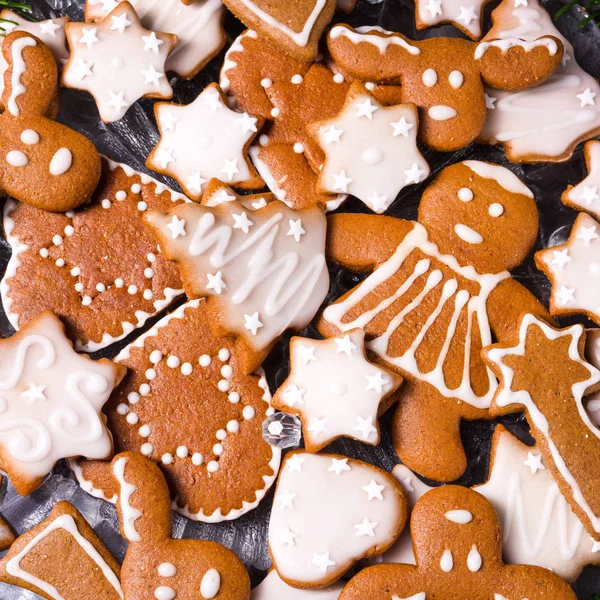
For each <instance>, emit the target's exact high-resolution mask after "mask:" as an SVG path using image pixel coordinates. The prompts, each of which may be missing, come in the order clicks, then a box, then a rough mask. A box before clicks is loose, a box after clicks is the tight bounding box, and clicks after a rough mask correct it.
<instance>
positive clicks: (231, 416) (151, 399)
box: [72, 300, 280, 523]
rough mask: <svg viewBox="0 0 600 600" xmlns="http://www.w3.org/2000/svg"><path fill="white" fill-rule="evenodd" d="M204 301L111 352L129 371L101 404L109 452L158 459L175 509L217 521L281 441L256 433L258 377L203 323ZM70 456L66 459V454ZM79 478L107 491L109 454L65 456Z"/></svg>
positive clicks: (249, 488) (245, 505) (229, 513)
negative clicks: (72, 459) (99, 458)
mask: <svg viewBox="0 0 600 600" xmlns="http://www.w3.org/2000/svg"><path fill="white" fill-rule="evenodd" d="M210 318H211V316H210V312H209V311H208V310H207V307H206V302H205V301H200V300H193V301H191V302H188V303H187V304H184V305H183V306H181V307H180V308H178V309H177V310H176V311H175V312H174V313H171V314H170V315H169V316H167V317H165V318H164V319H162V320H161V321H159V322H158V323H157V324H156V325H155V326H154V327H153V328H152V329H151V330H150V331H149V332H147V333H145V334H144V335H142V336H141V337H139V338H138V339H137V340H136V341H135V342H133V343H132V344H130V345H129V346H127V347H126V348H125V349H124V350H123V351H121V353H120V354H119V355H118V356H117V358H116V359H115V360H116V361H117V362H118V363H119V364H121V365H123V366H126V367H127V369H128V375H127V377H126V378H125V380H124V382H123V384H122V385H121V386H120V387H119V388H118V390H116V391H115V393H114V394H113V395H112V397H111V399H110V401H109V402H108V404H107V406H106V408H105V410H104V412H105V414H106V416H107V417H108V426H109V428H110V430H111V432H112V434H113V438H114V443H115V449H116V452H123V451H132V452H141V453H142V454H144V455H145V456H149V457H150V458H152V460H154V461H155V462H157V463H159V464H160V465H161V468H162V469H163V471H164V473H165V475H166V477H167V480H168V482H169V486H170V488H171V491H172V495H173V496H174V497H175V501H174V505H173V507H174V509H175V510H177V511H178V512H179V513H181V514H183V515H185V516H187V517H188V518H190V519H194V520H198V521H205V522H213V523H214V522H219V521H223V520H231V519H236V518H238V517H240V516H241V515H243V514H245V513H246V512H248V511H249V510H252V509H253V508H255V507H256V506H257V505H258V503H259V502H260V501H261V500H262V498H263V497H264V496H265V494H266V493H267V491H268V490H269V488H270V487H271V485H272V484H273V482H274V480H275V477H276V475H277V471H278V469H279V459H280V450H278V449H277V448H271V447H270V446H269V445H268V444H267V443H266V442H264V441H263V440H262V437H261V426H262V422H263V420H264V419H265V418H266V417H267V416H268V415H269V414H271V413H272V409H271V408H270V407H269V400H270V396H269V393H268V388H267V386H266V381H265V380H264V378H263V377H260V376H258V375H244V374H243V373H242V372H241V369H240V361H239V356H238V354H237V352H236V351H235V348H233V346H232V345H231V344H229V343H228V342H227V341H226V340H219V339H216V338H215V337H214V336H213V335H212V334H211V332H210V324H209V319H210ZM72 464H73V463H72ZM74 464H75V468H74V469H73V470H74V471H75V474H76V475H77V477H78V479H79V481H80V483H81V484H82V487H84V489H86V491H89V492H91V493H92V494H93V495H95V496H98V497H102V498H104V499H108V500H113V499H114V497H115V494H117V493H118V489H117V487H116V486H115V485H114V482H113V481H112V479H111V476H110V470H109V466H108V463H106V462H88V461H81V462H79V463H74Z"/></svg>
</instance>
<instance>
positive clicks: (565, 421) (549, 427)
mask: <svg viewBox="0 0 600 600" xmlns="http://www.w3.org/2000/svg"><path fill="white" fill-rule="evenodd" d="M584 348H585V331H584V329H583V327H582V326H581V325H574V326H572V327H569V328H567V329H555V328H553V327H551V326H550V325H548V324H547V323H545V322H544V321H541V320H540V319H538V318H537V317H535V316H534V315H531V314H526V315H525V316H524V317H523V318H522V320H521V323H520V327H519V331H518V332H515V333H513V335H511V336H510V337H509V338H508V339H506V340H504V343H502V344H496V345H493V346H490V347H489V348H486V349H485V350H484V352H483V355H484V359H485V361H486V363H487V364H488V365H489V367H490V368H492V369H493V370H494V372H495V373H496V374H497V375H498V377H499V378H500V380H501V385H500V387H499V388H498V389H497V390H496V393H495V395H494V399H493V402H492V407H491V412H492V414H494V415H503V414H508V413H513V412H519V411H522V410H524V411H525V415H526V417H527V421H528V423H529V425H530V428H531V435H532V436H533V437H534V439H535V441H536V443H537V445H538V447H539V450H540V452H541V454H542V457H543V461H544V465H545V466H546V468H547V469H549V470H550V471H551V473H552V475H553V476H554V478H555V479H556V483H557V484H558V487H559V489H560V491H561V493H562V494H563V495H564V497H565V498H566V499H567V502H569V504H570V505H571V508H572V509H573V512H574V513H575V514H576V515H577V516H578V517H579V519H580V520H581V521H582V523H583V524H584V526H585V528H586V529H587V530H588V532H589V533H590V535H592V536H593V537H594V538H595V539H600V502H599V501H598V494H597V493H596V490H597V489H598V485H599V482H600V472H598V470H597V469H595V462H594V461H593V460H590V457H596V456H598V455H600V430H599V429H598V428H597V427H596V426H595V425H594V423H593V422H592V421H591V419H590V417H589V415H588V413H587V412H586V410H585V407H584V402H583V396H584V395H585V394H589V393H591V392H594V391H598V390H600V371H599V370H598V369H596V368H595V367H593V366H592V365H591V364H589V363H587V362H586V361H585V359H584V358H583V352H584Z"/></svg>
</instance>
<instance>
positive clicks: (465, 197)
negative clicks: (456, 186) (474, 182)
mask: <svg viewBox="0 0 600 600" xmlns="http://www.w3.org/2000/svg"><path fill="white" fill-rule="evenodd" d="M458 199H459V200H462V201H463V202H471V200H473V192H472V191H471V190H470V189H469V188H460V190H458Z"/></svg>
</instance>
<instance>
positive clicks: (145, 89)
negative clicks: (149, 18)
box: [62, 2, 177, 123]
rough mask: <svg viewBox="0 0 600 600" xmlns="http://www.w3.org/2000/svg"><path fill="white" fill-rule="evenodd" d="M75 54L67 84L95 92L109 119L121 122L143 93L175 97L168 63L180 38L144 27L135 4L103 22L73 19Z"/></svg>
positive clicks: (124, 6)
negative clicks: (168, 77)
mask: <svg viewBox="0 0 600 600" xmlns="http://www.w3.org/2000/svg"><path fill="white" fill-rule="evenodd" d="M66 32H67V40H68V42H69V48H70V49H71V57H70V59H69V62H68V63H67V64H66V66H65V68H64V70H63V73H62V83H63V85H64V86H65V87H68V88H73V89H77V90H83V91H86V92H89V93H90V94H92V96H93V97H94V100H95V101H96V105H97V106H98V112H99V113H100V117H101V119H102V120H103V121H105V122H106V123H112V122H114V121H118V120H119V119H122V118H123V117H124V116H125V113H126V112H127V111H128V110H129V108H130V107H131V106H132V105H133V104H134V103H135V102H137V101H138V100H139V99H140V98H142V97H148V98H166V99H169V98H172V97H173V90H172V89H171V85H170V84H169V81H168V79H167V76H166V74H165V61H166V60H167V57H168V56H169V54H170V53H171V51H172V50H173V48H175V45H176V44H177V36H176V35H173V34H170V33H162V32H154V31H150V30H148V29H144V27H143V26H142V24H141V22H140V20H139V18H138V16H137V13H136V12H135V10H134V8H133V7H132V6H131V4H130V3H129V2H121V3H120V4H119V5H118V6H117V7H116V8H115V9H114V10H113V11H112V12H111V13H110V14H109V15H108V16H107V17H106V18H105V19H104V20H102V21H101V22H99V23H68V24H67V25H66Z"/></svg>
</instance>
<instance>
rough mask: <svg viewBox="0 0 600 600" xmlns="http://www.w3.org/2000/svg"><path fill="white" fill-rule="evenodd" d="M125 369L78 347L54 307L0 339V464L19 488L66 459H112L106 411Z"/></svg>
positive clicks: (31, 485)
mask: <svg viewBox="0 0 600 600" xmlns="http://www.w3.org/2000/svg"><path fill="white" fill-rule="evenodd" d="M125 370H126V369H125V367H123V366H120V365H116V364H114V363H113V362H111V361H110V360H107V359H102V360H99V361H94V360H91V359H90V358H89V357H88V356H86V355H82V354H77V353H75V352H74V351H73V345H72V343H71V342H70V341H69V339H68V338H66V337H65V332H64V326H63V324H62V323H61V321H60V319H58V317H56V316H55V315H54V314H52V313H51V312H49V311H47V312H44V313H41V314H40V315H38V316H37V317H35V318H34V319H33V320H31V321H30V322H29V324H28V325H27V326H26V327H24V328H23V329H22V330H21V331H19V332H18V333H16V334H15V335H14V336H12V337H11V338H8V339H6V340H2V341H1V342H0V390H2V394H3V395H2V397H1V398H0V463H1V464H2V468H3V470H5V471H6V473H7V474H8V476H9V477H10V480H11V482H12V484H13V485H14V486H15V488H16V490H17V492H19V494H21V495H23V496H25V495H28V494H30V493H31V492H33V490H35V489H36V488H37V487H38V486H39V485H40V484H41V483H42V481H43V479H44V477H45V476H46V475H47V474H48V473H49V472H50V471H51V470H52V468H53V467H54V465H55V463H56V462H57V461H59V460H60V459H61V458H68V457H71V456H87V457H89V458H98V459H106V458H110V457H111V455H112V439H111V436H110V433H109V432H108V429H107V428H106V425H105V419H104V417H103V416H102V413H101V409H102V407H103V406H104V403H105V402H106V401H107V400H108V397H109V396H110V394H111V392H112V390H113V389H114V388H115V387H116V386H117V385H118V384H119V382H120V381H121V379H122V378H123V376H124V374H125Z"/></svg>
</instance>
